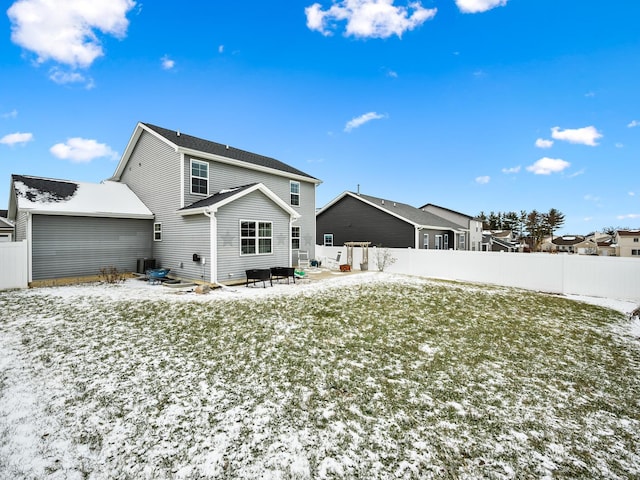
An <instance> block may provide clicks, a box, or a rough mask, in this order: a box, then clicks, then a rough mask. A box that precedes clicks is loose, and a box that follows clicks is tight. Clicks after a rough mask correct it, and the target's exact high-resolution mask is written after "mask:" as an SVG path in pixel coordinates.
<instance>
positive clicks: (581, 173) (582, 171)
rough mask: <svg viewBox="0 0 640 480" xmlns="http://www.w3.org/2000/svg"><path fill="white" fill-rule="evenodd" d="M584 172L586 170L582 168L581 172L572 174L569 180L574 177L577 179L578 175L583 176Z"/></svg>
mask: <svg viewBox="0 0 640 480" xmlns="http://www.w3.org/2000/svg"><path fill="white" fill-rule="evenodd" d="M585 171H586V170H585V169H584V168H583V169H582V170H578V171H577V172H574V173H572V174H571V175H569V178H574V177H579V176H580V175H584V172H585Z"/></svg>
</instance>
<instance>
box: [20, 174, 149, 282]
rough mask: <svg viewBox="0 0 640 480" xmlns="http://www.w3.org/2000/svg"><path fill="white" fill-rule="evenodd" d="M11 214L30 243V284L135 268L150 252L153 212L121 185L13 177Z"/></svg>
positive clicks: (21, 234) (127, 188)
mask: <svg viewBox="0 0 640 480" xmlns="http://www.w3.org/2000/svg"><path fill="white" fill-rule="evenodd" d="M8 215H9V218H10V219H12V220H14V221H15V227H16V233H15V240H17V241H21V240H25V239H26V240H28V241H29V242H28V262H29V265H28V269H29V273H28V281H29V282H32V281H34V280H36V281H37V280H48V279H54V278H66V277H83V276H89V275H97V274H98V273H99V272H100V269H101V268H105V267H110V266H114V267H116V268H118V269H119V270H122V271H132V270H134V269H135V267H136V259H137V258H140V257H142V258H144V257H149V256H151V254H152V249H151V247H152V227H153V214H152V213H151V211H150V210H149V209H148V208H147V207H146V206H145V205H144V204H143V203H142V202H141V201H140V199H139V198H138V197H137V196H136V195H135V194H134V193H133V192H132V191H131V190H130V189H129V187H127V186H126V185H124V184H121V183H116V182H108V181H106V182H102V183H100V184H96V183H84V182H71V181H68V180H56V179H50V178H40V177H33V176H27V175H12V176H11V190H10V196H9V211H8Z"/></svg>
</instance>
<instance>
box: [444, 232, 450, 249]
mask: <svg viewBox="0 0 640 480" xmlns="http://www.w3.org/2000/svg"><path fill="white" fill-rule="evenodd" d="M443 237H444V249H445V250H449V235H443Z"/></svg>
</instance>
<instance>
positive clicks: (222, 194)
mask: <svg viewBox="0 0 640 480" xmlns="http://www.w3.org/2000/svg"><path fill="white" fill-rule="evenodd" d="M254 185H257V183H251V184H249V185H242V186H241V187H235V188H228V189H225V190H220V191H219V192H217V193H214V194H213V195H210V196H208V197H207V198H203V199H202V200H198V201H197V202H194V203H192V204H191V205H187V206H186V207H183V208H181V209H180V210H192V209H196V208H203V207H210V206H212V205H215V204H216V203H220V202H221V201H223V200H224V199H226V198H229V197H231V196H232V195H236V194H238V193H240V192H242V191H244V190H247V189H249V188H251V187H253V186H254Z"/></svg>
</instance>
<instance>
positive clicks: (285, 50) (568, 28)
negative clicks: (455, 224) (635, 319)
mask: <svg viewBox="0 0 640 480" xmlns="http://www.w3.org/2000/svg"><path fill="white" fill-rule="evenodd" d="M3 7H4V11H3V14H2V15H1V16H0V62H1V63H0V208H6V205H7V204H8V199H9V185H10V175H11V174H22V175H35V176H42V177H47V178H58V179H67V180H75V181H87V182H99V181H101V180H104V179H107V178H109V177H110V176H111V175H112V174H113V173H114V171H115V169H116V166H117V163H118V160H119V158H120V155H121V154H122V153H123V151H124V149H125V147H126V145H127V142H128V141H129V138H130V136H131V134H132V133H133V130H134V128H135V126H136V124H137V122H147V123H152V124H155V125H159V126H162V127H165V128H170V129H174V130H180V131H181V132H184V133H187V134H190V135H195V136H198V137H202V138H205V139H208V140H212V141H216V142H219V143H223V144H229V145H232V146H234V147H236V148H240V149H244V150H248V151H251V152H254V153H259V154H261V155H266V156H270V157H274V158H277V159H278V160H281V161H283V162H285V163H288V164H290V165H292V166H294V167H296V168H299V169H300V170H303V171H305V172H306V173H308V174H310V175H312V176H314V177H316V178H319V179H320V180H322V182H323V183H322V184H321V185H320V186H319V187H318V188H317V195H316V206H317V207H322V206H324V205H325V204H327V203H328V202H330V201H331V200H332V199H334V198H335V197H337V196H338V195H340V194H341V193H342V192H344V191H346V190H348V191H357V190H358V189H359V190H360V192H362V193H365V194H368V195H372V196H377V197H383V198H386V199H390V200H394V201H397V202H403V203H408V204H410V205H414V206H416V207H421V206H422V205H424V204H427V203H434V204H437V205H440V206H443V207H446V208H450V209H452V210H456V211H460V212H463V213H466V214H468V215H477V214H479V213H480V212H485V213H487V214H488V213H489V212H491V211H496V212H498V211H501V212H507V211H517V212H519V211H521V210H526V211H531V210H534V209H535V210H538V211H539V212H547V211H548V210H549V209H551V208H555V209H558V210H560V211H561V212H562V213H563V214H564V215H565V223H564V226H563V227H562V228H561V229H559V230H558V232H556V233H560V234H586V233H589V232H592V231H594V230H602V229H603V228H605V227H611V226H612V227H628V228H639V227H640V88H639V85H640V28H638V24H639V23H640V2H638V1H636V0H617V1H615V2H601V1H598V2H596V1H594V0H562V1H557V0H535V1H534V0H528V1H525V0H423V1H420V2H416V1H407V0H398V1H396V0H338V1H333V2H332V1H331V0H318V1H317V2H315V3H314V0H307V1H301V2H298V1H290V2H264V1H262V2H257V1H253V0H247V1H244V2H219V1H212V2H191V3H182V4H180V5H179V6H176V4H175V3H174V2H171V3H170V2H166V1H164V0H156V1H154V2H148V3H146V2H142V1H133V0H93V1H92V2H86V1H82V0H18V1H15V2H3Z"/></svg>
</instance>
